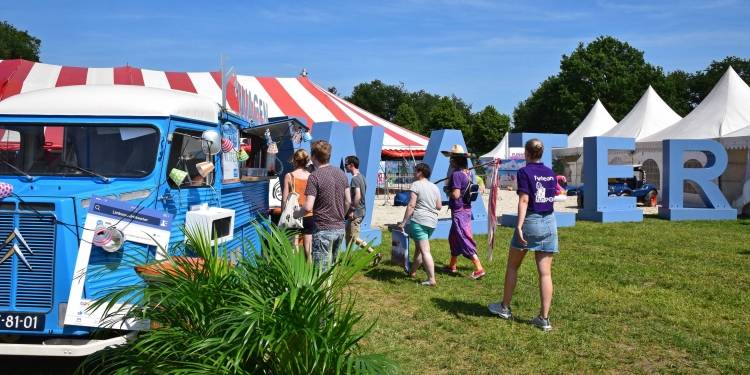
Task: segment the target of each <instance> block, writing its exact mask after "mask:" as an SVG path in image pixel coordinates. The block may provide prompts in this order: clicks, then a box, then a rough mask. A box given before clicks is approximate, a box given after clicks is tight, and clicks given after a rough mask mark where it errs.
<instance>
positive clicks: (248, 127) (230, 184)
mask: <svg viewBox="0 0 750 375" xmlns="http://www.w3.org/2000/svg"><path fill="white" fill-rule="evenodd" d="M303 129H304V126H303V125H302V124H301V123H299V122H298V121H296V120H295V119H280V120H278V121H275V122H271V123H268V122H265V123H256V122H255V121H248V119H243V118H240V117H239V116H238V115H236V114H234V113H230V112H228V111H226V110H224V109H223V108H222V106H221V105H220V104H218V103H216V102H215V101H212V100H210V99H207V98H203V97H200V96H198V95H194V94H190V93H184V92H179V91H172V90H163V89H157V88H146V87H140V86H126V85H101V86H95V85H89V86H67V87H60V88H53V89H47V90H40V91H33V92H29V93H23V94H20V95H17V96H14V97H11V98H8V99H6V100H3V101H0V182H4V183H7V184H10V185H12V188H13V194H12V195H10V196H8V197H5V198H3V199H0V244H2V248H0V355H40V356H82V355H87V354H90V353H92V352H94V351H97V350H101V349H103V348H104V347H107V346H109V345H116V344H121V343H123V342H125V337H124V336H118V337H113V338H107V339H102V340H92V339H91V338H90V337H89V334H90V333H91V332H92V330H93V329H94V328H88V327H82V326H75V325H65V324H64V317H65V315H66V309H67V302H68V297H69V294H70V288H71V283H72V281H73V278H74V266H75V262H76V256H77V253H78V249H79V244H80V241H81V239H82V237H83V231H85V230H90V228H84V221H85V218H86V215H87V212H88V210H89V205H90V203H91V199H92V197H94V196H99V197H106V198H108V199H111V200H116V201H122V202H124V203H129V204H136V205H139V206H140V207H146V208H148V209H153V210H158V211H163V212H167V213H169V214H171V215H172V216H173V225H172V226H171V237H170V240H169V241H170V243H172V244H174V243H177V242H181V241H183V240H184V238H183V235H182V232H181V226H182V225H183V224H184V223H185V218H186V215H187V213H188V211H190V210H191V207H192V208H194V207H196V206H200V205H202V204H205V205H208V206H212V207H221V208H223V209H225V210H232V211H233V223H234V225H233V228H232V229H233V237H232V238H231V239H230V240H228V241H226V242H225V243H224V244H223V245H224V246H225V248H226V249H227V250H228V251H234V252H235V253H237V254H239V253H242V254H247V253H248V252H251V251H254V248H255V247H254V246H252V245H253V244H255V245H258V235H257V233H256V232H255V229H254V226H253V223H254V222H255V221H256V220H257V219H259V218H260V217H262V216H263V215H266V214H267V212H268V201H269V177H267V176H265V175H266V174H267V173H263V172H264V170H265V168H266V166H267V165H274V163H273V162H272V163H268V162H267V161H266V160H265V158H266V157H267V156H266V154H265V152H264V150H265V144H266V143H265V139H264V135H265V137H266V139H267V137H268V135H269V134H273V135H275V136H276V137H278V138H283V137H284V135H285V134H286V135H288V134H289V132H300V131H306V129H304V130H303ZM266 130H270V131H269V132H267V131H266ZM226 138H228V139H230V140H233V144H234V147H235V148H236V150H239V143H240V142H239V139H240V138H242V139H247V140H249V142H247V144H246V145H245V146H247V150H250V151H251V152H250V155H249V159H248V160H247V161H245V162H237V165H230V164H233V163H234V162H235V161H236V159H235V160H232V159H227V158H226V154H223V153H221V152H220V153H218V154H216V155H211V152H209V153H208V154H207V153H206V140H213V141H214V142H216V141H217V140H218V141H219V142H220V141H222V140H223V139H226ZM287 143H288V142H287ZM286 148H289V147H288V146H287V147H286ZM284 150H285V148H284V147H281V150H280V151H281V152H282V153H283V152H284ZM203 162H209V163H211V164H212V165H213V166H215V168H214V169H213V171H211V172H209V173H205V172H206V170H205V169H203V170H199V167H200V166H197V165H198V164H199V163H203ZM274 162H275V161H274ZM204 165H205V164H204ZM282 168H283V167H282ZM174 170H178V171H181V172H182V173H178V174H177V175H178V177H179V175H184V178H183V179H181V180H180V179H178V178H174V174H173V175H171V176H172V177H170V172H172V171H174ZM243 171H244V172H245V173H243ZM246 175H248V176H246ZM177 181H179V183H177ZM154 252H155V248H154V247H153V246H146V245H141V244H138V243H131V242H129V241H126V242H125V244H124V246H123V247H122V248H121V249H120V250H119V251H116V252H112V253H110V252H105V251H102V249H100V248H97V247H93V248H92V250H91V255H90V260H89V271H90V272H91V271H102V270H103V271H105V272H103V274H105V275H106V276H105V277H96V278H87V279H86V284H85V286H84V291H83V294H84V297H85V298H88V299H95V298H96V297H97V296H101V295H103V293H104V291H105V289H106V288H110V287H112V286H117V285H122V284H127V283H133V282H140V281H141V279H140V278H139V276H138V275H137V274H136V273H135V271H134V269H133V267H132V262H125V261H123V259H125V258H127V257H128V256H137V255H138V254H146V255H145V256H147V257H148V256H150V255H148V254H154ZM144 261H148V259H144Z"/></svg>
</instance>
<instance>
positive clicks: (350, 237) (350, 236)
mask: <svg viewBox="0 0 750 375" xmlns="http://www.w3.org/2000/svg"><path fill="white" fill-rule="evenodd" d="M361 227H362V218H361V217H357V218H354V219H352V220H348V221H347V222H346V243H347V245H348V244H351V243H352V242H353V241H354V240H357V239H358V238H359V232H360V228H361Z"/></svg>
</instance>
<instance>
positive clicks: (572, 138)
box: [568, 99, 617, 148]
mask: <svg viewBox="0 0 750 375" xmlns="http://www.w3.org/2000/svg"><path fill="white" fill-rule="evenodd" d="M615 125H617V121H615V119H613V118H612V115H610V114H609V112H607V109H606V108H604V105H603V104H602V102H601V101H600V100H599V99H597V100H596V103H594V106H593V107H592V108H591V110H590V111H589V113H588V114H587V115H586V117H585V118H584V119H583V121H581V123H580V124H579V125H578V127H576V130H573V132H572V133H570V135H569V136H568V148H577V147H583V138H584V137H596V136H599V135H602V134H604V133H606V132H608V131H609V130H611V129H612V128H614V127H615Z"/></svg>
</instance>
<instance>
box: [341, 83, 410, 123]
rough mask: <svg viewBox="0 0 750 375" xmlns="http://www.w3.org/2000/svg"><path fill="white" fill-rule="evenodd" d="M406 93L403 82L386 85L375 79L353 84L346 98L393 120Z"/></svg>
mask: <svg viewBox="0 0 750 375" xmlns="http://www.w3.org/2000/svg"><path fill="white" fill-rule="evenodd" d="M406 97H407V94H406V91H405V90H404V84H403V83H401V84H399V85H388V84H385V83H383V82H382V81H380V80H379V79H376V80H374V81H372V82H369V83H360V84H358V85H357V86H354V90H352V95H351V96H349V97H347V98H346V100H348V101H350V102H352V103H354V104H356V105H358V106H360V107H362V108H364V109H366V110H368V111H369V112H371V113H373V114H375V115H377V116H380V117H382V118H384V119H386V120H388V121H394V118H395V117H396V111H397V109H398V106H399V105H401V103H403V102H404V100H405V99H406Z"/></svg>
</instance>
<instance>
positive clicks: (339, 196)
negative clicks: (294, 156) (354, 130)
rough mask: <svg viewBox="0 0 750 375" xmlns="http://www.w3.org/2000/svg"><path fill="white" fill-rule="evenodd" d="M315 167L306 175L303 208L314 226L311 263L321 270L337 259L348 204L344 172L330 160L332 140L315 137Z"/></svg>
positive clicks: (342, 240)
mask: <svg viewBox="0 0 750 375" xmlns="http://www.w3.org/2000/svg"><path fill="white" fill-rule="evenodd" d="M310 149H311V156H312V158H311V159H312V162H313V165H314V166H315V170H314V171H313V172H312V173H310V177H308V178H307V187H305V204H304V206H303V209H304V211H305V212H312V214H313V223H314V225H315V230H314V231H313V235H312V259H313V264H315V266H316V267H319V268H320V269H322V270H323V271H325V270H328V268H329V267H331V265H333V263H335V262H336V257H337V255H338V250H339V247H340V246H341V244H342V243H343V242H344V235H345V225H344V218H345V216H346V213H347V212H348V211H349V206H350V205H351V195H350V194H348V189H349V183H348V181H347V179H346V174H344V171H342V170H341V169H339V168H336V167H334V166H332V165H331V164H330V160H331V144H330V143H328V142H326V141H322V140H319V141H315V142H313V143H312V145H311V146H310Z"/></svg>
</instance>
